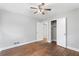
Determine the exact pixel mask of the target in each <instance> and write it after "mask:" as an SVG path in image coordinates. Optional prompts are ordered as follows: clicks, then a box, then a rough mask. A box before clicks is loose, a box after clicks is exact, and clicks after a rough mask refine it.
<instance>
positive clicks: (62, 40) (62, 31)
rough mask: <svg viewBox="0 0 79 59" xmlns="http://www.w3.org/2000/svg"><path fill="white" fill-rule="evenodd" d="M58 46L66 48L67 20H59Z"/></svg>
mask: <svg viewBox="0 0 79 59" xmlns="http://www.w3.org/2000/svg"><path fill="white" fill-rule="evenodd" d="M57 44H58V45H60V46H62V47H66V18H59V19H57Z"/></svg>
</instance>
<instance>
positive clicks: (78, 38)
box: [54, 9, 79, 50]
mask: <svg viewBox="0 0 79 59" xmlns="http://www.w3.org/2000/svg"><path fill="white" fill-rule="evenodd" d="M60 17H67V47H70V48H73V49H75V50H79V9H74V10H72V11H69V12H67V13H63V14H59V15H56V16H55V18H54V19H57V18H60Z"/></svg>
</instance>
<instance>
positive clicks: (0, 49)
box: [0, 40, 40, 51]
mask: <svg viewBox="0 0 79 59" xmlns="http://www.w3.org/2000/svg"><path fill="white" fill-rule="evenodd" d="M37 41H40V40H34V41H30V42H25V43H20V44H17V45H13V46H8V47H5V48H0V51H2V50H6V49H10V48H14V47H19V46H22V45H25V44H29V43H33V42H37Z"/></svg>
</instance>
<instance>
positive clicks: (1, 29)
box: [0, 10, 36, 48]
mask: <svg viewBox="0 0 79 59" xmlns="http://www.w3.org/2000/svg"><path fill="white" fill-rule="evenodd" d="M34 40H36V21H35V20H34V19H33V18H31V17H28V16H27V15H22V14H17V13H12V12H9V11H6V10H0V48H5V47H9V46H12V45H14V43H15V42H20V43H24V42H26V43H27V42H30V41H34Z"/></svg>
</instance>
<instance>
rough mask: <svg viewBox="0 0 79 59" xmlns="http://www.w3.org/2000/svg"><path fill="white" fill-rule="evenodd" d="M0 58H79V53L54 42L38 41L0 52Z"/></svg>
mask: <svg viewBox="0 0 79 59" xmlns="http://www.w3.org/2000/svg"><path fill="white" fill-rule="evenodd" d="M0 56H79V52H76V51H73V50H70V49H66V48H63V47H61V46H58V45H56V43H54V42H53V43H48V42H42V41H40V42H34V43H31V44H26V45H23V46H19V47H15V48H11V49H7V50H4V51H1V52H0Z"/></svg>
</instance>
